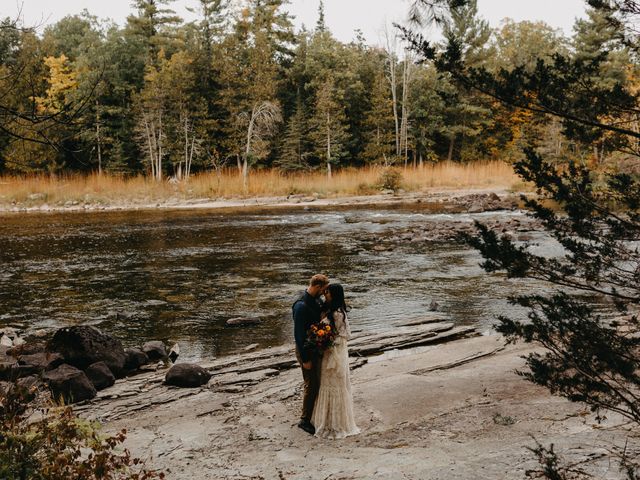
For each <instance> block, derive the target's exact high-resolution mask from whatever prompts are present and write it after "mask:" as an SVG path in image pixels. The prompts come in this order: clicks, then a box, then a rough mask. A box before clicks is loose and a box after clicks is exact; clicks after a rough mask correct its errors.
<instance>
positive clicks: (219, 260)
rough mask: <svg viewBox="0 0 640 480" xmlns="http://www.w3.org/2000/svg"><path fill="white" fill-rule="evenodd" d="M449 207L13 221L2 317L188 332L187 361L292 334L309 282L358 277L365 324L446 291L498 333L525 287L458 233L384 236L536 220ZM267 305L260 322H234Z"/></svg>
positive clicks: (5, 322) (21, 217)
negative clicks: (458, 239) (295, 306)
mask: <svg viewBox="0 0 640 480" xmlns="http://www.w3.org/2000/svg"><path fill="white" fill-rule="evenodd" d="M522 215H523V214H522V213H520V212H494V213H490V214H488V213H482V214H475V215H468V214H439V213H436V212H433V211H432V210H429V209H426V208H425V207H421V206H419V205H412V206H400V207H380V208H375V207H360V208H354V207H349V208H339V209H336V208H335V207H334V208H332V209H330V210H329V209H327V210H323V209H320V208H315V209H314V208H311V209H309V208H307V209H306V210H303V209H288V210H286V209H279V210H268V209H262V210H253V211H221V210H175V211H171V210H162V211H128V212H87V213H50V214H16V215H5V216H2V217H0V265H2V268H1V270H0V307H1V310H0V326H15V327H18V328H21V329H24V330H26V331H27V332H33V331H35V330H39V329H53V328H57V327H60V326H66V325H74V324H81V323H88V324H92V325H96V326H98V327H99V328H101V329H103V330H104V331H106V332H109V333H111V334H114V335H116V336H118V337H119V338H121V339H122V341H123V343H124V344H125V345H126V346H134V345H140V344H142V343H143V342H144V341H146V340H150V339H160V340H165V341H167V342H178V343H179V344H180V345H181V352H182V356H183V358H186V359H200V358H210V357H212V356H218V355H225V354H229V353H233V352H236V351H239V350H241V349H243V348H245V347H246V346H247V345H249V344H253V343H257V344H259V345H260V346H263V347H266V346H274V345H281V344H284V343H287V342H291V341H292V340H291V335H292V333H291V326H292V325H291V304H292V301H293V299H294V298H295V296H296V293H297V292H298V291H301V290H302V289H303V288H304V286H305V284H306V282H307V281H308V278H309V277H310V276H311V275H312V274H313V273H317V272H322V273H326V274H327V275H329V276H330V277H331V279H332V280H333V281H338V282H341V283H343V284H344V286H345V290H346V293H347V302H348V303H349V304H350V305H351V307H352V310H351V312H350V318H351V323H352V325H353V327H354V328H358V329H372V330H373V329H380V328H383V327H388V326H390V325H394V324H398V323H401V322H404V321H407V320H409V319H412V318H417V317H420V315H421V314H424V313H425V312H426V311H427V310H428V309H429V306H430V304H431V302H432V301H434V300H435V301H436V302H437V303H438V304H439V309H440V310H441V311H442V312H443V313H444V314H446V315H447V316H448V317H450V318H451V319H452V320H453V321H454V322H456V323H457V324H461V325H462V324H466V325H468V324H471V325H478V326H479V327H480V329H481V330H484V331H488V330H489V329H490V328H491V325H492V324H493V323H494V322H495V319H496V317H497V315H500V314H505V313H513V310H514V309H513V307H512V306H509V305H508V303H507V301H506V297H507V295H509V294H511V293H515V292H516V291H517V289H518V288H521V286H522V283H514V282H512V281H507V280H506V279H505V278H504V276H502V275H499V274H494V275H488V274H486V273H484V272H483V271H482V270H481V269H480V268H479V266H478V263H479V262H480V257H479V255H478V254H477V253H476V252H475V251H473V250H470V249H469V248H467V247H464V246H461V245H460V244H456V243H450V242H449V243H442V242H441V243H434V242H415V243H411V242H407V243H406V244H400V245H398V246H397V248H394V249H392V250H390V251H382V252H381V251H377V250H376V249H375V246H376V245H378V244H379V242H380V240H381V239H384V238H386V237H389V236H392V235H397V234H398V233H399V232H403V231H406V230H407V229H409V228H411V227H413V226H416V225H419V224H420V222H425V221H438V222H450V221H452V220H455V221H468V222H471V221H473V220H474V219H480V220H482V219H483V218H491V219H495V218H501V217H513V216H522ZM245 315H258V316H260V317H261V318H262V319H263V322H262V323H261V324H260V325H257V326H253V327H247V328H225V326H224V325H225V322H226V320H227V319H229V318H232V317H238V316H245Z"/></svg>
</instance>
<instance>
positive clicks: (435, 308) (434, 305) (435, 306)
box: [429, 300, 440, 312]
mask: <svg viewBox="0 0 640 480" xmlns="http://www.w3.org/2000/svg"><path fill="white" fill-rule="evenodd" d="M439 308H440V304H439V303H438V302H436V301H435V300H431V303H430V304H429V311H430V312H437V311H438V309H439Z"/></svg>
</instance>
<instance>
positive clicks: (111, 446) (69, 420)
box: [0, 384, 164, 480]
mask: <svg viewBox="0 0 640 480" xmlns="http://www.w3.org/2000/svg"><path fill="white" fill-rule="evenodd" d="M32 395H33V391H27V390H26V389H24V388H22V387H20V386H18V385H16V384H14V385H11V386H10V387H9V388H8V389H6V392H5V394H4V398H1V399H0V478H2V479H6V480H27V479H29V480H59V479H65V480H80V479H82V480H94V479H95V480H98V479H101V480H103V479H106V480H151V479H157V478H160V479H162V478H164V474H163V473H161V472H155V471H149V470H146V469H145V468H144V466H143V465H142V463H141V461H140V460H139V459H137V458H133V457H132V456H131V454H130V453H129V451H128V450H127V449H122V448H118V447H119V446H120V445H121V444H122V443H123V442H124V440H125V438H126V431H125V430H122V431H121V432H119V433H118V434H116V435H114V436H110V437H109V436H107V437H103V436H100V435H99V433H98V428H97V426H96V425H95V424H91V423H89V422H87V421H84V420H81V419H79V418H78V417H76V416H75V414H74V413H73V410H72V409H71V407H62V408H51V409H44V410H43V411H42V412H41V413H42V416H41V418H40V419H39V420H36V421H32V420H31V419H30V417H31V415H32V414H33V413H34V412H33V410H32V408H31V406H30V405H29V403H28V402H29V399H30V397H32ZM35 413H36V414H37V413H38V412H35Z"/></svg>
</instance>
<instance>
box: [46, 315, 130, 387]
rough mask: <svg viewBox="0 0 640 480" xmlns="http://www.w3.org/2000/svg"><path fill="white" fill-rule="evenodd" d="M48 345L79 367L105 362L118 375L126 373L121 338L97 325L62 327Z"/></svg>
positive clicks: (68, 361)
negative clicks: (98, 327)
mask: <svg viewBox="0 0 640 480" xmlns="http://www.w3.org/2000/svg"><path fill="white" fill-rule="evenodd" d="M47 346H48V349H49V351H52V352H58V353H60V354H62V356H63V357H64V359H65V361H66V362H67V363H69V364H70V365H73V366H74V367H77V368H79V369H82V370H84V369H86V368H87V367H88V366H89V365H91V364H93V363H96V362H104V363H106V364H107V366H108V367H109V370H111V373H113V374H114V375H115V376H116V377H119V376H122V375H124V362H125V359H126V355H125V353H124V348H123V347H122V344H121V343H120V340H118V339H117V338H114V337H112V336H110V335H106V334H104V333H102V332H101V331H100V330H98V329H97V328H95V327H91V326H87V325H80V326H75V327H67V328H61V329H60V330H58V331H57V332H56V333H55V335H54V336H53V338H52V339H51V340H50V341H49V343H48V345H47Z"/></svg>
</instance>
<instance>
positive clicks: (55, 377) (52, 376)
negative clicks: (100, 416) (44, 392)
mask: <svg viewBox="0 0 640 480" xmlns="http://www.w3.org/2000/svg"><path fill="white" fill-rule="evenodd" d="M43 378H44V380H45V381H46V382H47V384H48V385H49V389H50V390H51V394H52V395H53V398H54V399H55V400H63V401H64V402H65V403H67V404H69V403H75V402H80V401H82V400H89V399H91V398H93V397H95V396H96V393H97V392H96V389H95V387H94V386H93V385H92V384H91V382H90V381H89V379H88V378H87V376H86V375H85V374H84V372H83V371H81V370H78V369H77V368H75V367H72V366H71V365H67V364H64V365H60V366H59V367H58V368H56V369H54V370H50V371H48V372H46V373H45V374H44V375H43Z"/></svg>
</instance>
